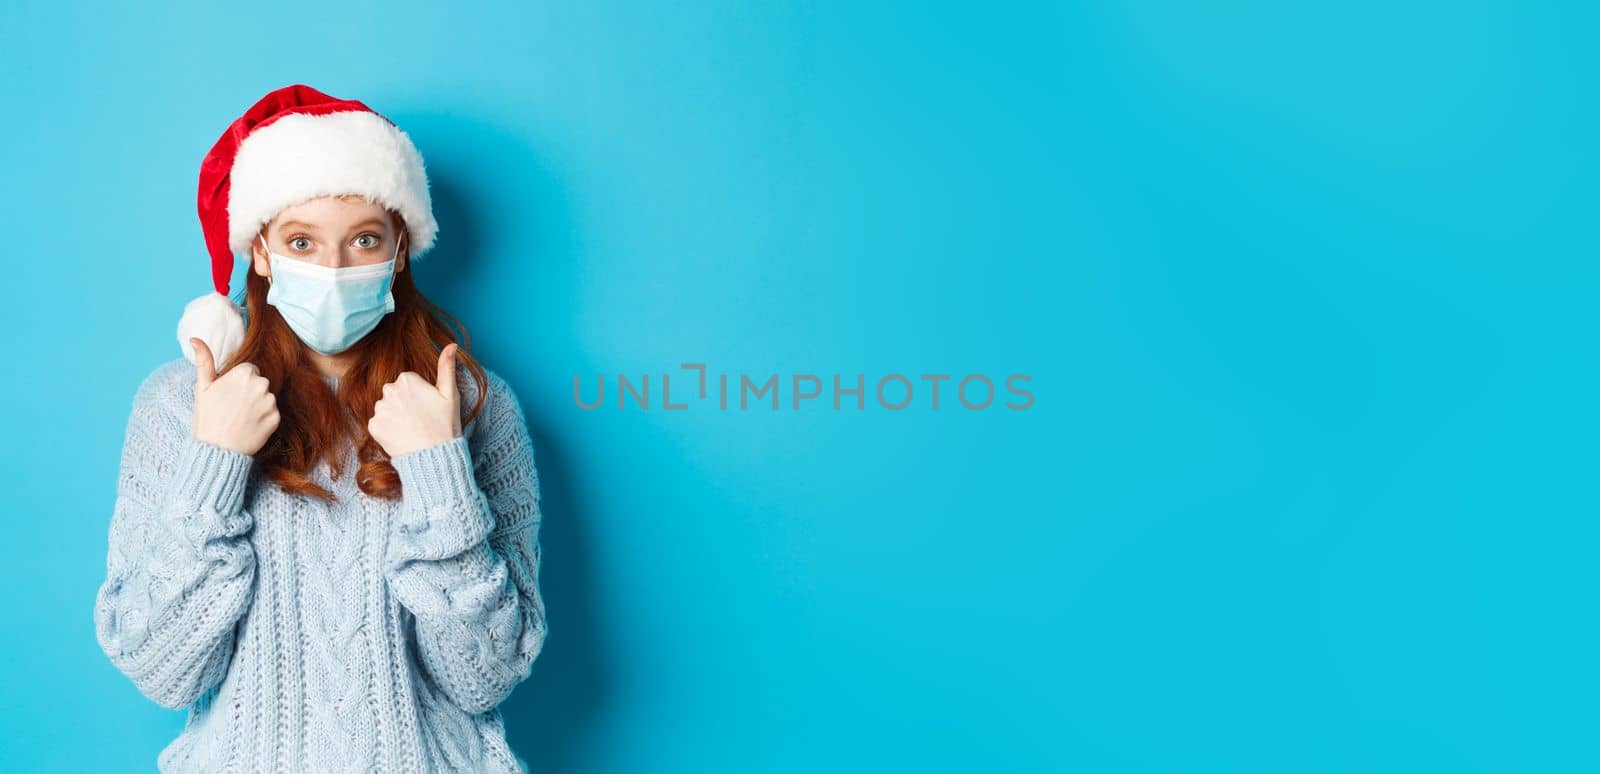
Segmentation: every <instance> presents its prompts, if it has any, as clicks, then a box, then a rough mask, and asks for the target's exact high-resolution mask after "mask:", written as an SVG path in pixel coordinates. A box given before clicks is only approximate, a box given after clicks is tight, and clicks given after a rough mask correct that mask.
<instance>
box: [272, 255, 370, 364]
mask: <svg viewBox="0 0 1600 774" xmlns="http://www.w3.org/2000/svg"><path fill="white" fill-rule="evenodd" d="M261 246H262V247H263V248H266V250H267V257H268V258H269V259H270V261H271V264H272V277H271V280H272V285H271V287H270V288H269V289H268V290H267V303H269V304H271V305H272V306H273V307H275V308H276V309H277V310H278V313H279V314H281V315H283V319H284V322H287V323H288V324H289V327H290V328H291V329H292V330H293V331H294V332H295V335H296V336H299V337H300V340H301V341H303V342H305V344H306V346H308V347H310V348H312V349H314V350H316V351H318V352H320V353H322V354H324V355H333V354H337V353H339V352H343V351H345V350H347V349H349V348H350V347H351V346H352V345H354V344H355V343H356V342H357V341H360V340H361V337H362V336H365V335H367V334H368V333H370V332H372V329H373V328H376V327H377V326H378V322H379V321H381V320H382V319H383V317H384V315H387V314H388V313H390V312H392V311H394V294H393V293H392V292H390V289H391V288H392V287H393V285H394V267H395V262H396V261H397V260H398V259H399V258H400V240H399V239H396V240H395V243H394V257H392V258H390V259H389V260H387V261H384V262H383V263H374V264H369V265H366V266H344V267H341V268H333V267H331V266H318V265H317V264H314V263H310V262H308V261H302V260H298V259H295V258H291V257H289V256H287V255H283V254H281V253H275V252H272V249H271V248H270V247H267V240H266V237H265V236H262V238H261Z"/></svg>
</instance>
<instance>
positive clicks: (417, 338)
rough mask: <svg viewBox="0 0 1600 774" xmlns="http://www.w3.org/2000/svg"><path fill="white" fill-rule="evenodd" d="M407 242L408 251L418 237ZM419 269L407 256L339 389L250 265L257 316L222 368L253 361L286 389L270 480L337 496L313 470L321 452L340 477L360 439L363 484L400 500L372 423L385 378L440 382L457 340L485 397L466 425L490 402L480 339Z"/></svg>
mask: <svg viewBox="0 0 1600 774" xmlns="http://www.w3.org/2000/svg"><path fill="white" fill-rule="evenodd" d="M389 216H390V218H391V219H392V220H393V221H394V224H395V233H396V234H397V235H398V234H400V233H402V232H403V231H404V230H405V221H404V219H403V218H401V217H400V215H399V214H398V213H395V212H392V211H391V212H390V213H389ZM406 242H407V245H406V253H407V257H408V258H409V257H410V240H406ZM411 276H412V272H411V261H409V260H407V261H406V266H405V269H404V270H403V271H399V272H397V273H396V274H395V278H394V286H393V289H392V292H393V293H394V311H393V312H390V313H389V314H387V315H384V317H383V319H382V320H381V321H379V322H378V325H377V327H375V328H373V329H372V330H371V331H370V332H368V333H367V335H365V336H363V337H361V340H360V341H357V342H356V343H355V345H353V346H352V347H351V348H350V349H349V350H347V352H352V353H354V355H355V356H354V358H353V359H352V363H351V365H350V368H349V370H348V371H346V372H345V375H344V377H343V378H342V379H341V380H340V382H339V389H338V392H337V394H335V392H334V390H332V389H330V388H329V387H328V384H327V382H325V381H323V379H322V374H321V372H319V371H318V370H317V369H316V366H315V364H313V363H312V361H311V359H310V358H309V357H308V356H307V352H308V349H307V347H306V345H305V343H304V342H302V341H300V338H299V337H298V336H296V335H295V333H294V331H293V330H292V329H291V328H289V325H288V323H286V322H284V320H283V316H282V315H280V314H278V310H277V309H276V308H274V307H273V306H272V305H270V304H268V303H267V290H268V287H269V286H268V284H267V280H266V278H265V277H262V276H261V275H259V274H257V273H256V272H255V271H254V269H251V270H249V271H247V272H246V280H245V312H246V319H247V320H248V321H249V323H248V325H247V327H246V329H245V334H244V343H243V344H241V345H240V346H239V350H238V351H237V352H236V353H234V355H233V356H232V357H230V358H229V359H228V363H227V365H226V366H225V367H224V368H223V369H221V371H219V373H222V372H226V371H227V369H229V368H232V367H233V366H234V365H235V364H238V363H247V362H248V363H253V364H255V367H256V368H257V369H259V370H260V372H261V375H262V376H264V377H266V378H267V381H268V383H269V385H270V387H269V389H270V390H271V391H272V393H273V395H275V396H276V397H277V400H278V415H279V422H278V429H277V430H276V431H274V432H273V433H272V437H270V438H268V439H267V442H266V444H265V445H264V446H262V447H261V449H260V450H259V451H258V452H256V455H255V459H256V469H257V471H259V473H260V475H261V476H262V477H263V478H264V479H266V480H268V481H271V482H273V483H275V484H277V485H278V486H279V487H282V488H283V489H284V491H287V492H290V493H293V494H301V495H307V496H311V497H316V498H318V499H321V500H324V501H332V500H334V499H336V498H335V496H334V494H333V493H332V492H330V491H328V490H327V489H325V488H323V487H322V486H321V485H319V484H317V483H316V482H315V481H312V480H311V477H310V472H311V470H312V468H313V467H315V466H316V464H317V463H318V461H321V460H326V461H327V462H328V465H329V467H330V475H331V478H333V479H338V478H339V477H340V476H341V475H343V463H344V454H343V450H344V446H343V444H344V443H346V442H350V443H354V444H355V446H356V459H357V461H358V463H359V464H358V467H357V469H356V474H355V475H356V485H357V486H358V487H360V489H361V491H362V492H364V493H366V494H367V495H369V496H371V497H377V498H382V499H386V500H398V499H400V474H399V473H398V472H397V471H396V470H395V469H394V465H392V464H390V463H389V455H388V454H387V453H385V452H384V451H383V447H382V446H381V445H379V444H378V442H377V441H375V440H373V439H372V435H371V434H370V433H368V432H367V420H368V419H370V418H371V417H372V412H373V406H374V405H376V404H377V402H378V400H379V399H380V398H382V397H383V385H385V384H387V383H389V382H392V381H394V380H395V378H396V377H398V376H399V375H400V374H401V373H402V372H405V371H415V372H416V373H417V374H418V375H420V376H421V377H422V378H424V379H427V380H429V381H435V380H436V378H437V373H436V371H437V370H438V365H439V352H440V350H442V349H443V348H444V346H445V345H446V344H449V343H450V342H452V341H454V342H456V343H457V344H459V345H460V346H459V347H458V348H457V351H456V362H458V363H460V364H461V365H463V366H465V367H466V368H467V370H468V371H469V372H470V373H471V374H472V378H473V380H474V381H476V382H477V384H478V389H477V391H476V392H477V400H476V401H475V402H474V403H473V405H472V409H471V410H470V411H468V412H467V413H466V414H465V415H464V416H463V417H462V419H461V424H462V425H463V426H465V425H466V424H467V423H468V422H470V421H472V418H473V417H474V416H476V415H477V413H478V411H479V410H480V409H481V408H482V407H483V400H484V397H485V395H486V394H487V393H488V384H489V378H488V374H487V373H485V371H484V369H483V366H482V365H481V364H480V363H479V362H478V361H477V359H476V358H474V357H473V356H472V355H471V353H470V349H469V348H470V346H471V341H472V340H471V337H470V336H469V335H468V333H467V329H466V326H464V325H462V324H461V322H460V321H459V320H457V319H456V318H455V317H452V316H451V315H450V314H449V313H448V312H446V311H444V310H443V309H441V308H439V307H438V306H435V305H434V304H433V303H432V302H431V301H429V300H428V299H427V298H425V297H424V296H423V295H422V292H421V291H420V290H418V289H417V286H416V284H415V283H413V282H412V281H411ZM447 322H448V325H447V324H446V323H447ZM452 327H453V328H454V329H455V330H452ZM456 331H459V332H460V337H459V338H457V335H456Z"/></svg>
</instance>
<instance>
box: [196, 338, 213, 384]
mask: <svg viewBox="0 0 1600 774" xmlns="http://www.w3.org/2000/svg"><path fill="white" fill-rule="evenodd" d="M189 343H190V344H193V345H194V383H195V384H196V385H197V386H198V387H199V388H200V389H202V390H203V389H205V388H207V387H210V386H211V383H212V382H214V381H216V380H217V361H216V359H215V358H213V357H212V356H211V347H208V346H206V343H205V342H204V341H202V340H200V339H199V338H196V337H194V336H190V337H189Z"/></svg>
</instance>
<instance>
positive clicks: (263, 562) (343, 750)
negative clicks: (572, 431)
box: [94, 358, 545, 772]
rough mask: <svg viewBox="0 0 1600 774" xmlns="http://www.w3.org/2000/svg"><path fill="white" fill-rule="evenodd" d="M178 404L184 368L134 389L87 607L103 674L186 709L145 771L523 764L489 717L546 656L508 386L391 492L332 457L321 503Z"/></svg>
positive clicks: (516, 409)
mask: <svg viewBox="0 0 1600 774" xmlns="http://www.w3.org/2000/svg"><path fill="white" fill-rule="evenodd" d="M457 374H458V376H457V384H458V392H459V394H460V396H461V404H462V406H464V407H465V406H471V405H472V404H473V402H474V401H476V400H477V390H478V386H477V382H475V381H474V380H473V379H472V378H471V377H470V376H469V375H468V372H467V370H466V368H465V367H464V366H460V365H459V364H458V366H457ZM329 381H330V383H331V382H332V380H331V379H330V380H329ZM194 393H195V376H194V366H192V365H191V364H190V363H189V362H188V361H187V360H185V359H183V358H177V359H175V360H172V361H171V362H168V363H165V364H163V365H162V366H160V367H159V368H157V369H156V370H155V371H154V372H153V373H151V374H150V375H149V377H148V378H146V379H145V380H144V382H143V383H142V384H141V385H140V387H139V390H138V393H137V395H136V397H135V398H134V402H133V410H132V413H131V416H130V418H129V420H128V427H127V437H126V441H125V445H124V447H123V452H122V462H121V475H120V476H119V478H118V479H117V499H116V505H115V508H114V511H113V514H112V517H111V526H110V533H109V535H110V537H109V543H110V546H109V551H108V553H107V562H106V578H105V582H104V583H103V584H102V585H101V586H100V588H99V591H98V593H97V596H96V599H95V609H94V620H95V628H96V635H97V638H98V639H99V642H100V646H101V648H102V650H104V651H105V653H106V655H107V656H108V657H109V658H110V659H111V662H112V663H113V664H114V665H116V667H117V669H119V670H121V671H122V673H123V674H125V675H127V676H128V677H129V678H130V679H131V680H132V681H133V683H134V685H136V686H137V687H138V689H139V691H140V692H141V693H143V694H144V695H145V696H147V697H149V698H150V699H151V700H153V701H155V702H157V703H159V704H161V705H162V706H164V707H169V708H172V709H183V708H187V709H188V717H187V721H186V723H185V726H184V729H183V731H182V733H181V734H180V735H179V736H178V737H177V738H176V739H174V740H173V741H172V742H171V743H170V744H168V745H167V746H166V747H165V748H164V749H163V750H162V751H161V754H160V756H159V758H158V760H157V764H158V767H159V768H160V770H161V771H163V772H188V771H196V772H198V771H206V772H217V771H239V772H280V771H282V772H354V771H363V772H364V771H380V772H443V771H481V772H526V771H527V770H528V767H527V765H526V764H525V762H524V761H523V760H522V759H521V758H520V757H519V756H517V755H515V754H514V753H513V752H512V751H511V749H510V747H509V746H508V744H507V742H506V737H505V726H504V724H503V722H502V719H501V716H500V711H499V709H498V705H499V704H500V702H501V701H502V700H503V699H505V698H506V696H507V695H509V694H510V693H511V690H512V689H513V688H514V687H516V685H517V683H519V682H520V681H521V680H522V679H523V678H524V677H526V676H527V674H528V672H529V670H530V668H531V666H532V663H533V661H534V659H535V658H536V657H537V656H538V655H539V651H540V650H541V649H542V647H543V645H544V638H545V616H544V603H543V600H542V599H541V597H540V593H539V587H538V575H539V544H538V530H539V521H540V515H539V481H538V475H537V473H536V472H535V470H534V462H533V445H532V443H531V441H530V439H529V435H528V429H527V426H526V424H525V421H524V417H523V412H522V408H521V406H520V404H519V403H518V401H517V398H516V395H515V393H513V392H512V391H511V389H510V388H509V387H508V386H507V384H506V383H505V381H504V380H503V379H501V377H500V376H498V375H497V374H495V373H494V372H493V371H490V372H489V389H488V390H487V396H486V398H485V402H484V405H483V408H482V409H481V411H480V413H479V414H478V415H477V416H476V417H475V418H474V419H473V421H472V422H469V423H467V424H466V425H465V426H463V428H462V435H461V436H460V437H457V438H455V439H453V440H451V441H448V442H444V443H440V444H437V445H435V446H432V447H429V448H426V449H421V450H418V451H414V452H411V453H408V454H402V455H400V456H398V457H395V458H394V459H393V460H392V462H393V463H394V466H395V468H396V469H397V470H398V472H399V474H400V480H401V486H402V487H403V490H404V496H403V498H402V499H401V500H399V501H389V500H380V499H377V498H373V497H369V496H367V495H365V494H363V493H361V491H360V490H359V489H357V488H356V486H355V483H354V479H353V474H354V469H355V464H356V463H355V457H354V450H353V447H350V446H349V445H346V451H345V453H346V456H347V459H348V460H349V461H348V463H347V464H346V467H345V471H344V474H343V475H342V476H341V477H340V479H339V480H338V481H333V480H331V479H330V478H329V475H328V473H329V471H328V468H327V465H326V463H322V464H320V465H319V466H318V467H317V468H316V469H314V470H313V478H314V479H315V480H317V481H318V483H320V484H322V485H323V486H325V487H328V488H329V489H330V490H331V491H333V492H334V493H335V494H336V495H337V496H338V501H337V502H336V503H333V504H331V505H330V504H324V503H323V502H322V501H320V500H317V499H315V498H309V497H302V496H295V495H290V494H287V493H285V492H284V491H283V490H282V489H279V488H278V487H277V486H276V485H273V484H270V483H268V482H265V481H263V480H261V479H260V477H259V476H257V475H255V474H254V472H253V470H252V466H253V462H254V460H253V458H252V457H251V456H249V455H244V454H240V453H238V452H234V451H230V450H226V449H223V448H221V447H219V446H215V445H213V444H210V443H206V442H204V441H200V440H197V439H196V438H195V437H194V434H193V432H192V421H193V414H194Z"/></svg>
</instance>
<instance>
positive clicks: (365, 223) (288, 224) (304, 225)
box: [278, 218, 384, 233]
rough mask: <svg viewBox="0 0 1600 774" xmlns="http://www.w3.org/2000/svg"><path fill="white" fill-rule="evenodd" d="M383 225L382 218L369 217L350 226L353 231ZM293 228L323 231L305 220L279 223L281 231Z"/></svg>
mask: <svg viewBox="0 0 1600 774" xmlns="http://www.w3.org/2000/svg"><path fill="white" fill-rule="evenodd" d="M383 225H384V224H383V221H381V220H379V219H377V218H368V219H367V220H364V221H362V222H360V223H357V224H355V225H354V226H352V227H350V230H351V231H355V230H356V229H360V228H364V227H366V226H377V227H378V228H379V229H382V228H383ZM291 228H300V229H301V230H304V231H311V232H315V233H321V231H320V230H319V229H318V228H317V227H316V226H313V225H311V224H310V223H303V222H301V221H298V220H286V221H284V222H282V223H279V224H278V230H279V231H287V230H289V229H291Z"/></svg>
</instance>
